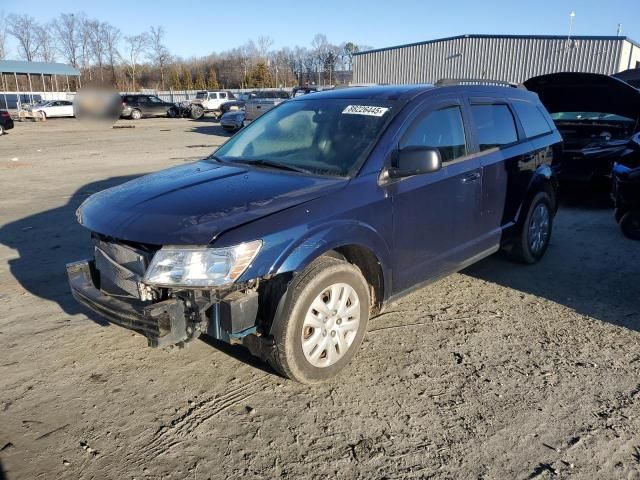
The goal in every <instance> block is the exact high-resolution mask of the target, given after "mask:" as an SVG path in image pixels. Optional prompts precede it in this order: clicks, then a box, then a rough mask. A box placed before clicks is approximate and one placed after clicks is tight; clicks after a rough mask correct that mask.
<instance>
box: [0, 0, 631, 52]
mask: <svg viewBox="0 0 640 480" xmlns="http://www.w3.org/2000/svg"><path fill="white" fill-rule="evenodd" d="M79 11H82V12H85V13H86V14H87V15H88V16H89V17H93V18H96V19H100V20H102V21H107V22H110V23H112V24H113V25H115V26H117V27H118V28H120V29H121V30H122V32H123V33H124V34H125V35H134V34H137V33H140V32H142V31H145V30H148V29H149V27H151V26H152V25H155V26H157V25H161V26H162V27H164V29H165V32H166V42H165V43H166V45H167V46H168V47H169V49H170V50H171V52H172V53H173V54H175V55H179V56H182V57H185V58H189V57H192V56H205V55H208V54H210V53H212V52H221V51H224V50H228V49H231V48H233V47H236V46H239V45H241V44H243V43H246V42H247V41H248V40H249V39H256V38H257V37H259V36H261V35H267V36H269V37H271V38H272V39H273V40H274V45H273V47H272V48H280V47H284V46H295V45H300V46H309V44H310V43H311V40H312V39H313V36H314V35H315V34H316V33H324V34H325V35H326V36H327V38H328V40H329V41H330V42H332V43H341V42H346V41H352V42H355V43H356V44H360V45H369V46H373V47H375V48H382V47H388V46H393V45H399V44H404V43H412V42H420V41H424V40H431V39H435V38H441V37H448V36H452V35H460V34H466V33H479V34H531V35H536V34H538V35H540V34H550V35H567V34H568V32H569V14H570V12H571V11H575V13H576V15H575V18H574V23H573V34H574V35H615V34H616V31H617V29H618V23H622V35H626V36H629V37H630V38H632V39H635V40H638V41H640V22H639V21H638V19H640V1H639V0H606V1H604V0H533V1H528V2H521V1H505V0H500V1H488V0H448V1H446V0H445V1H443V0H440V1H428V0H422V1H421V0H387V1H383V0H369V1H349V0H321V1H318V0H313V1H302V2H300V1H291V0H289V1H282V0H268V1H259V0H245V1H243V2H239V1H238V2H229V1H224V2H223V1H218V0H210V1H204V0H180V1H175V0H173V1H166V0H155V1H151V0H125V1H123V0H106V1H98V0H85V1H82V0H0V13H2V12H4V14H5V15H9V14H11V13H19V14H23V13H27V14H29V15H31V16H33V17H35V18H36V19H37V20H39V21H41V22H48V21H50V20H52V19H53V18H55V17H56V16H57V15H59V14H60V13H75V12H79ZM16 54H17V49H16V48H15V44H12V43H10V55H9V58H17V56H16Z"/></svg>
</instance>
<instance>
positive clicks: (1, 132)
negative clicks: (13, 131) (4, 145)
mask: <svg viewBox="0 0 640 480" xmlns="http://www.w3.org/2000/svg"><path fill="white" fill-rule="evenodd" d="M0 135H4V127H3V126H2V125H0Z"/></svg>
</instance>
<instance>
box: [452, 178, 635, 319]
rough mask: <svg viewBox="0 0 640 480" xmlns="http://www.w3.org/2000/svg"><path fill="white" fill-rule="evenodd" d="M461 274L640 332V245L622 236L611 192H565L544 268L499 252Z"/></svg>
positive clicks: (543, 263)
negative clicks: (513, 260)
mask: <svg viewBox="0 0 640 480" xmlns="http://www.w3.org/2000/svg"><path fill="white" fill-rule="evenodd" d="M461 273H462V274H464V275H468V276H471V277H475V278H478V279H482V280H485V281H488V282H492V283H496V284H498V285H502V286H504V287H508V288H512V289H515V290H518V291H521V292H524V293H529V294H532V295H536V296H538V297H542V298H546V299H548V300H551V301H553V302H556V303H558V304H562V305H565V306H566V307H569V308H571V309H572V310H574V311H576V312H578V313H580V314H583V315H587V316H589V317H592V318H596V319H599V320H602V321H605V322H609V323H611V324H614V325H618V326H622V327H625V328H628V329H631V330H635V331H640V303H639V302H638V298H640V286H639V284H638V282H637V281H636V280H635V279H637V278H639V277H640V243H639V242H634V241H633V240H629V239H627V238H625V237H623V236H622V233H621V232H620V229H619V228H618V226H617V224H616V223H615V221H614V219H613V209H612V208H611V206H610V203H609V198H608V196H607V194H606V192H605V193H603V192H600V191H593V190H584V189H577V190H571V191H569V192H565V193H564V195H563V201H562V205H561V207H560V211H559V212H558V215H557V217H556V219H555V226H554V232H553V236H552V240H551V244H550V246H549V249H548V250H547V253H546V255H545V257H544V258H543V259H542V261H541V262H539V263H538V264H536V265H518V264H514V263H512V262H510V261H509V260H507V259H506V256H505V255H502V254H498V255H494V256H492V257H489V258H487V259H485V260H483V261H481V262H479V263H477V264H475V265H472V266H471V267H469V268H467V269H465V270H463V271H462V272H461ZM551 320H552V319H551Z"/></svg>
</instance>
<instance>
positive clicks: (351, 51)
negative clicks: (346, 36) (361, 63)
mask: <svg viewBox="0 0 640 480" xmlns="http://www.w3.org/2000/svg"><path fill="white" fill-rule="evenodd" d="M342 51H343V56H344V59H345V63H346V64H347V65H348V67H347V70H353V56H354V55H355V54H356V53H358V52H359V51H360V48H359V47H358V45H356V44H355V43H353V42H347V43H345V44H344V47H342Z"/></svg>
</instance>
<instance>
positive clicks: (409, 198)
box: [389, 99, 482, 293]
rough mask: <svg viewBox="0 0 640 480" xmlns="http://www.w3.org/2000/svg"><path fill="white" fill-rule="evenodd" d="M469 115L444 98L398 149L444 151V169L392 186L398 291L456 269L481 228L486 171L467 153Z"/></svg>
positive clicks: (423, 114)
mask: <svg viewBox="0 0 640 480" xmlns="http://www.w3.org/2000/svg"><path fill="white" fill-rule="evenodd" d="M464 118H465V113H464V107H463V105H462V103H460V102H459V101H458V100H454V99H452V100H450V101H448V100H442V101H441V102H439V103H438V104H436V105H433V104H431V106H430V107H427V108H425V109H424V110H423V111H422V112H420V113H418V114H417V115H416V116H415V118H414V120H413V121H412V122H411V123H410V126H409V127H408V129H407V131H406V133H405V134H404V135H403V137H402V138H401V140H400V143H399V148H400V149H402V148H404V147H411V146H424V147H429V148H434V149H436V150H438V151H439V152H440V156H441V158H442V169H441V170H439V171H437V172H434V173H428V174H423V175H415V176H413V177H408V178H404V179H402V180H399V181H397V182H395V183H393V184H391V185H390V187H389V188H390V192H391V194H392V196H393V290H394V293H399V292H401V291H403V290H406V289H408V288H411V287H412V286H414V285H416V284H419V283H422V282H424V281H426V280H429V279H433V278H437V277H440V276H442V275H445V274H446V273H449V272H452V271H455V270H457V269H458V268H459V267H460V265H461V263H462V262H463V261H464V259H465V258H466V256H468V255H469V253H468V252H469V251H470V250H473V242H474V240H475V239H476V238H477V235H478V231H479V229H480V226H481V221H480V208H481V202H480V200H481V192H482V169H481V167H480V163H479V160H478V159H477V158H474V157H472V156H470V155H469V148H468V143H467V140H466V133H465V127H464V125H465V122H464Z"/></svg>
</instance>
